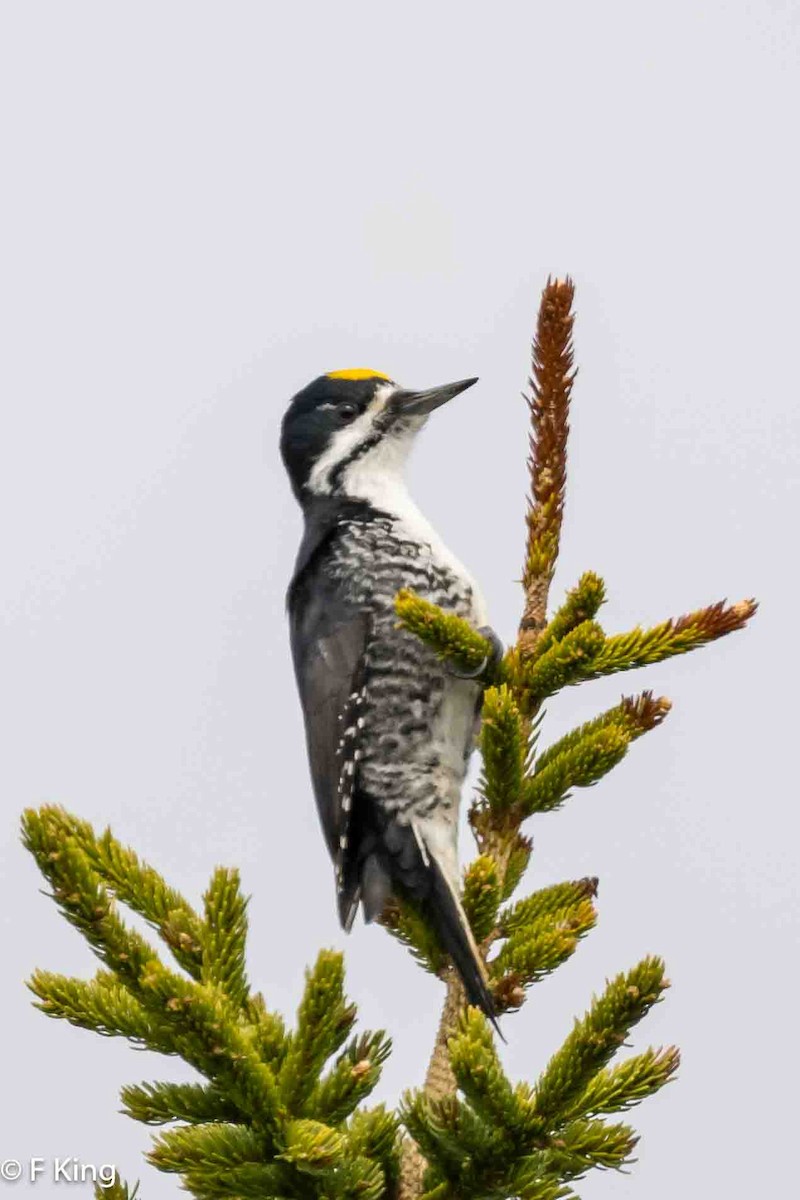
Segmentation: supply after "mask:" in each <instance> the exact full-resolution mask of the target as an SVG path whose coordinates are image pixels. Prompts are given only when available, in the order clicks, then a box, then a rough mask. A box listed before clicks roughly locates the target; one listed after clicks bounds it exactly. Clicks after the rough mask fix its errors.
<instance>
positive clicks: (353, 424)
mask: <svg viewBox="0 0 800 1200" xmlns="http://www.w3.org/2000/svg"><path fill="white" fill-rule="evenodd" d="M473 383H477V380H476V379H462V380H460V381H459V382H458V383H448V384H445V385H444V386H443V387H435V388H430V389H428V390H426V391H422V392H414V391H408V390H406V389H405V388H401V387H399V385H398V384H396V383H395V382H394V381H393V380H391V379H390V378H389V377H388V376H387V375H382V374H381V373H380V372H379V371H371V370H369V369H367V368H363V367H358V368H355V369H353V370H349V371H331V372H330V374H328V375H320V377H319V378H318V379H315V380H314V381H313V383H310V384H308V386H307V387H305V388H303V390H302V391H301V392H298V393H297V395H296V396H295V397H294V398H293V399H292V401H291V403H290V405H289V407H288V409H287V411H286V414H285V416H284V418H283V424H282V427H281V455H282V457H283V461H284V464H285V466H286V470H287V471H288V473H289V478H290V479H291V482H292V488H293V490H294V493H295V495H296V496H297V498H298V499H299V500H300V501H301V503H308V502H310V501H311V500H313V499H314V497H316V496H346V497H358V496H359V495H362V494H367V493H368V492H369V490H370V484H372V483H374V481H375V480H376V478H379V477H386V476H397V475H399V474H400V472H401V471H402V468H403V464H404V463H405V459H406V457H407V455H408V452H409V450H410V448H411V445H412V443H413V440H414V438H415V436H416V434H417V433H418V432H419V431H420V429H421V428H422V427H423V425H424V424H425V422H426V421H427V419H428V417H429V415H430V414H431V413H432V412H433V410H434V409H436V408H439V407H440V405H442V404H445V403H446V402H447V401H448V400H451V399H452V398H453V396H457V395H458V394H459V392H463V391H465V389H466V388H468V387H471V386H472V384H473Z"/></svg>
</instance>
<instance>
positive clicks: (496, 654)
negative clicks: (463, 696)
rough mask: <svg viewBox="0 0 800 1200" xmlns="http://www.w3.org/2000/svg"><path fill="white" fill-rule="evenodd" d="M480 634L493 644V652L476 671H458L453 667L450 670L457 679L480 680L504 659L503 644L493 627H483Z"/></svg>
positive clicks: (479, 631) (490, 652)
mask: <svg viewBox="0 0 800 1200" xmlns="http://www.w3.org/2000/svg"><path fill="white" fill-rule="evenodd" d="M478 633H479V634H480V635H481V637H484V638H486V640H487V642H490V643H491V647H492V648H491V650H490V651H489V653H488V654H487V655H486V657H485V658H484V660H483V662H482V663H481V664H480V666H477V667H476V668H475V670H474V671H456V670H455V669H454V668H453V667H451V668H450V674H451V675H454V676H455V677H456V679H480V677H481V675H483V674H484V673H485V672H486V671H487V670H490V669H494V668H495V667H496V666H498V664H499V663H500V660H501V659H502V657H503V643H502V642H501V641H500V638H499V637H498V636H497V634H496V633H495V631H494V630H493V629H492V627H491V625H481V627H480V629H479V630H478Z"/></svg>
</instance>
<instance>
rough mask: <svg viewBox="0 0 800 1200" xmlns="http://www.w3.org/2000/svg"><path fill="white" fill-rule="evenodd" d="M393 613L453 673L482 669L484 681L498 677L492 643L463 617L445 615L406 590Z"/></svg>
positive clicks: (403, 590)
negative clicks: (493, 659)
mask: <svg viewBox="0 0 800 1200" xmlns="http://www.w3.org/2000/svg"><path fill="white" fill-rule="evenodd" d="M395 611H396V613H397V616H398V618H399V624H400V625H402V627H403V628H404V629H407V630H408V631H409V633H413V634H415V635H416V636H417V637H418V638H419V639H420V641H423V642H425V644H426V645H427V646H430V647H431V649H432V650H434V651H435V652H436V653H437V654H438V655H439V657H440V658H442V659H444V661H445V662H446V663H447V664H448V665H449V666H450V667H451V668H452V669H453V670H454V671H458V672H461V673H463V674H469V675H474V674H475V673H476V672H481V670H482V671H483V678H484V679H485V680H486V681H487V682H488V681H489V680H490V679H491V678H494V677H495V676H496V675H497V674H498V670H499V668H497V667H493V665H492V656H493V651H494V647H493V646H492V643H491V642H490V641H489V640H488V638H485V637H484V636H483V634H482V633H480V632H479V631H478V630H477V629H474V628H473V626H472V625H470V623H469V621H465V620H464V619H463V617H459V616H456V615H455V614H454V613H447V612H445V611H444V610H443V609H441V608H439V606H438V605H437V604H432V603H431V602H430V600H426V599H424V597H422V596H418V595H417V594H416V592H413V591H411V590H410V588H403V589H402V590H401V591H399V592H398V593H397V595H396V597H395Z"/></svg>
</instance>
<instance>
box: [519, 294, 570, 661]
mask: <svg viewBox="0 0 800 1200" xmlns="http://www.w3.org/2000/svg"><path fill="white" fill-rule="evenodd" d="M574 293H575V289H574V286H573V284H572V280H570V279H565V280H559V279H554V280H552V279H548V281H547V284H546V286H545V288H544V291H543V292H542V299H541V304H540V306H539V318H538V322H537V325H536V335H535V337H534V341H533V354H532V373H531V378H530V380H529V386H530V398H529V400H528V405H529V408H530V415H531V433H530V459H529V463H528V465H529V469H530V475H531V496H530V501H529V508H528V514H527V525H528V540H527V547H526V553H525V565H524V568H523V572H522V586H523V589H524V592H525V609H524V612H523V615H522V621H521V622H520V642H519V646H520V653H521V654H522V655H523V656H524V655H526V654H528V653H530V652H531V651H532V650H533V649H534V647H535V645H536V638H537V636H538V635H539V634H540V633H541V631H542V630H543V629H544V626H545V623H546V613H547V598H548V594H549V591H550V584H551V582H552V579H553V574H554V572H555V565H556V559H557V557H558V549H559V541H560V537H561V522H562V518H563V512H564V491H565V487H566V477H567V434H568V432H569V405H570V398H571V395H572V385H573V383H574V381H575V371H574V370H573V353H572V326H573V323H574V316H573V313H572V300H573V297H574Z"/></svg>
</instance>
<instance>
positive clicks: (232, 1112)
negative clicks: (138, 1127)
mask: <svg viewBox="0 0 800 1200" xmlns="http://www.w3.org/2000/svg"><path fill="white" fill-rule="evenodd" d="M120 1099H121V1100H122V1104H123V1108H122V1111H123V1112H124V1113H125V1115H126V1116H128V1117H132V1118H133V1120H134V1121H141V1123H142V1124H143V1125H169V1124H170V1122H172V1121H185V1122H186V1123H187V1124H189V1125H204V1124H207V1123H209V1124H214V1123H220V1122H232V1123H234V1124H235V1123H237V1122H241V1121H243V1120H246V1117H245V1115H244V1114H243V1113H242V1112H241V1110H240V1109H238V1108H237V1107H236V1105H235V1104H233V1103H232V1102H231V1101H230V1100H228V1099H227V1098H226V1096H225V1094H224V1092H222V1091H221V1090H220V1089H219V1088H218V1087H216V1086H215V1085H213V1084H210V1085H209V1084H204V1083H142V1084H128V1085H127V1086H126V1087H123V1088H122V1089H121V1091H120Z"/></svg>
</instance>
